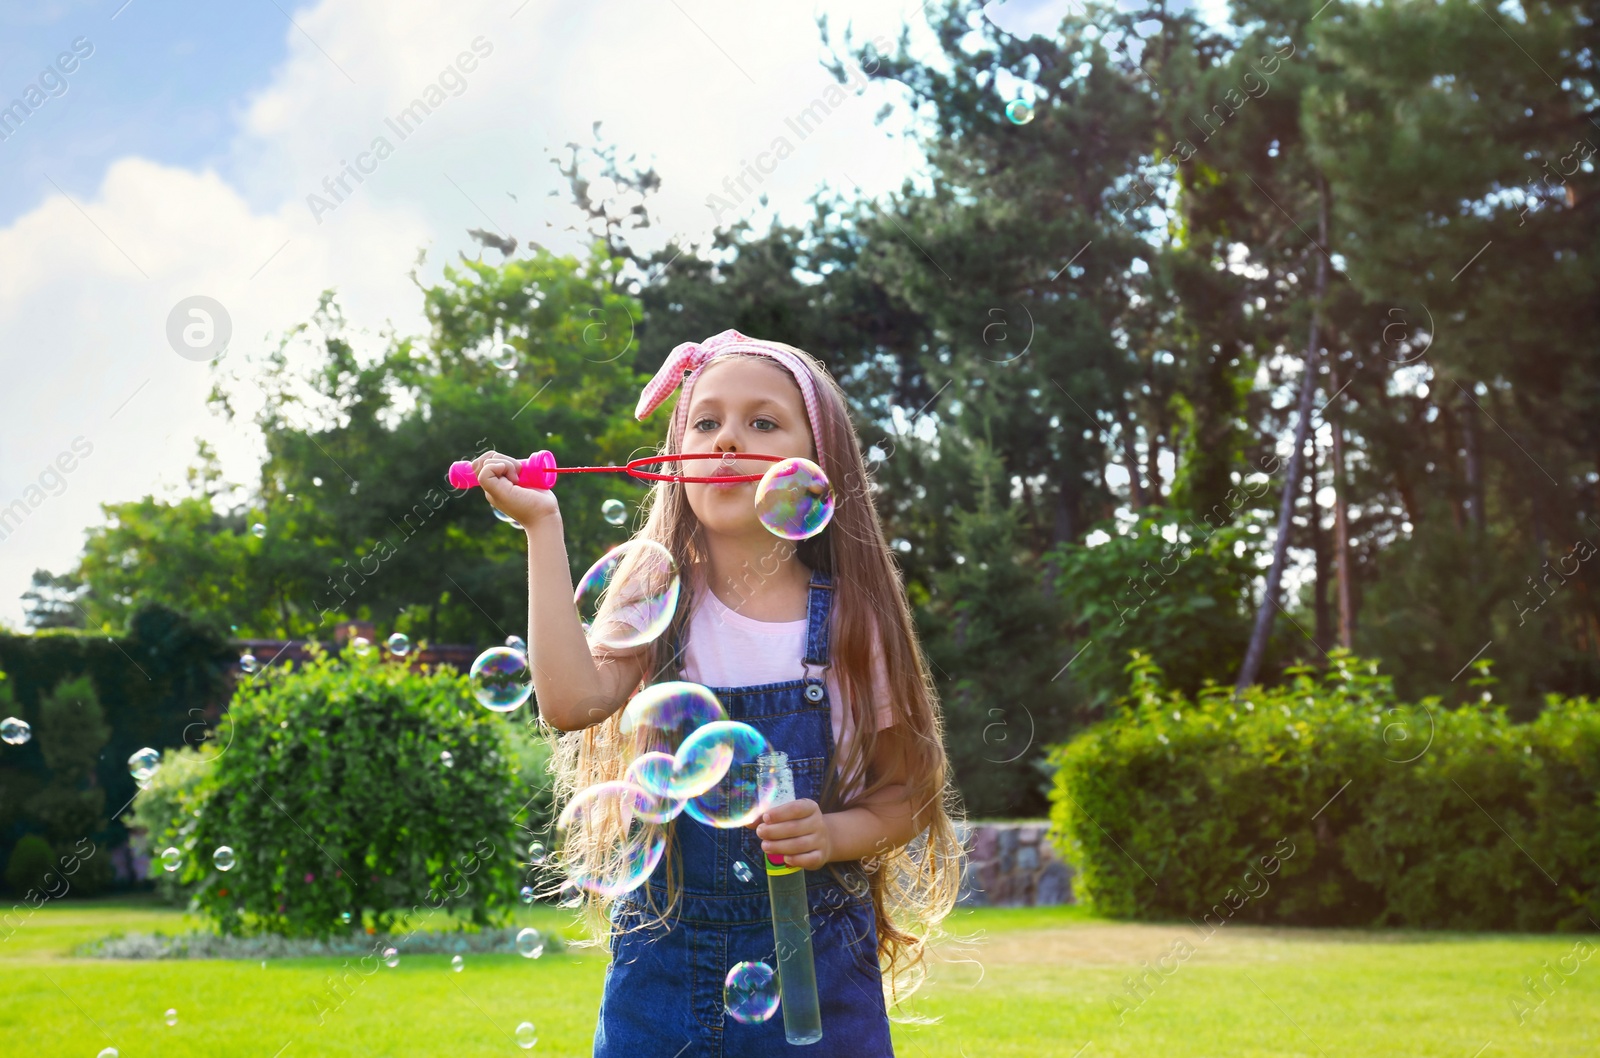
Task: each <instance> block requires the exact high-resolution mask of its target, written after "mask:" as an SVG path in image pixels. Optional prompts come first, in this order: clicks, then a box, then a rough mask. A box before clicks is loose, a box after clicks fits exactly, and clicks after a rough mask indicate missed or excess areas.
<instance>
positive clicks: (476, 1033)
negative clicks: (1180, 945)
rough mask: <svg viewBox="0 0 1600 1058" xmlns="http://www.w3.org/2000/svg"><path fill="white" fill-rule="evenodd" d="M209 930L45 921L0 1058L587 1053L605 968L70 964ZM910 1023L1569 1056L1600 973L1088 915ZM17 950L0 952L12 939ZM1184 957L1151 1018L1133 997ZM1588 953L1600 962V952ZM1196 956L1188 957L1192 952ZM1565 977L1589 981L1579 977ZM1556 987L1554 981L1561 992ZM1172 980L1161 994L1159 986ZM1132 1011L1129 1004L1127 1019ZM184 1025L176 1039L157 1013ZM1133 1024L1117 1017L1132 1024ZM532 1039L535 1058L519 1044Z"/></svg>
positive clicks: (21, 966)
mask: <svg viewBox="0 0 1600 1058" xmlns="http://www.w3.org/2000/svg"><path fill="white" fill-rule="evenodd" d="M523 918H524V919H525V920H526V921H527V923H528V924H531V925H536V926H538V927H540V928H542V929H547V930H552V931H557V932H563V933H566V934H568V935H576V934H574V933H573V932H572V931H571V929H570V928H563V927H564V923H566V922H567V921H568V920H569V919H570V913H567V912H555V911H551V910H544V909H529V910H527V911H526V912H524V914H523ZM191 925H193V923H192V922H189V921H187V920H186V919H185V916H183V915H182V914H180V913H178V912H175V911H172V910H170V909H166V908H163V907H161V906H159V905H157V904H155V903H152V902H150V901H143V900H114V901H112V900H104V901H91V902H72V903H66V904H61V905H50V906H46V907H45V908H43V909H42V910H40V911H37V912H35V913H34V914H33V916H32V917H31V918H30V919H29V920H28V921H27V922H25V923H24V924H23V925H22V926H21V928H20V929H18V930H17V932H16V933H15V934H14V935H13V936H12V937H11V938H10V939H9V940H8V941H5V942H4V943H3V944H0V1055H5V1056H8V1058H9V1056H13V1055H17V1056H26V1058H55V1056H57V1055H61V1056H71V1058H94V1056H95V1055H97V1054H99V1053H100V1051H101V1049H102V1048H104V1047H106V1046H108V1045H114V1046H115V1047H116V1048H117V1049H118V1051H119V1052H120V1054H121V1055H122V1058H143V1056H146V1055H164V1056H173V1058H187V1056H195V1058H201V1056H204V1058H226V1056H233V1055H248V1056H260V1058H276V1056H281V1058H313V1056H323V1055H330V1056H337V1055H372V1056H380V1055H449V1056H452V1058H459V1056H467V1055H490V1054H501V1055H508V1056H509V1055H512V1054H521V1053H533V1054H546V1055H587V1054H588V1053H589V1049H590V1040H591V1038H592V1036H593V1032H594V1017H595V1011H596V1009H597V1007H598V1005H599V1000H600V984H601V978H602V975H603V973H604V970H605V964H604V960H603V957H602V956H601V955H599V954H598V953H595V952H592V951H568V952H564V953H558V954H548V955H546V956H545V957H543V958H541V959H537V960H528V959H523V958H520V957H518V956H516V955H468V956H467V957H466V960H467V961H466V968H465V970H464V971H463V972H461V973H453V972H451V970H450V966H449V961H450V960H449V956H446V955H410V956H406V957H404V958H402V960H401V962H400V965H399V966H398V967H396V968H394V969H389V968H387V967H384V968H381V969H380V970H379V972H377V973H375V974H373V975H372V976H370V977H366V978H359V977H358V980H360V982H361V983H360V984H359V985H356V986H354V988H353V990H351V991H350V992H349V998H348V999H347V1000H346V1001H345V1002H344V1003H343V1004H342V1005H341V1006H339V1007H338V1008H337V1009H336V1010H334V1011H333V1012H332V1013H331V1014H329V1015H328V1016H327V1017H326V1018H325V1019H324V1023H319V1019H318V1017H317V1015H316V1014H315V1012H314V1005H313V1000H314V999H315V998H317V997H322V999H323V1002H324V1003H325V1005H331V1004H332V1003H336V1002H337V1000H329V999H328V998H327V997H328V992H327V979H328V977H329V975H330V974H332V973H333V972H334V971H335V970H336V969H339V968H340V967H341V963H342V960H336V959H293V960H283V961H275V962H269V963H267V965H266V967H265V968H263V967H262V965H261V964H260V963H259V962H223V961H200V960H195V961H181V962H175V961H166V962H109V961H104V960H91V959H74V958H72V957H71V956H70V954H69V953H70V951H71V949H72V947H73V945H75V944H77V943H78V942H80V941H85V940H92V939H95V938H98V937H102V936H105V935H106V934H108V933H110V932H112V931H113V930H118V929H120V930H123V931H125V932H135V931H139V932H150V931H154V930H162V931H164V932H167V933H169V934H170V933H173V932H178V931H182V930H184V929H187V928H189V927H190V926H191ZM949 926H950V928H951V930H952V932H953V933H954V934H957V935H960V936H963V937H965V938H967V942H966V943H963V944H958V943H954V942H947V943H945V944H944V945H943V946H942V947H941V949H940V951H939V953H938V955H937V956H936V957H935V958H934V959H933V960H932V969H931V976H930V979H929V982H928V984H927V985H926V986H925V987H924V989H923V991H922V992H921V993H920V994H919V996H918V997H917V999H916V1001H915V1002H914V1003H913V1004H912V1006H913V1011H912V1012H913V1013H915V1014H917V1015H921V1016H924V1017H932V1018H937V1019H938V1020H937V1022H936V1023H933V1024H922V1025H902V1026H899V1027H897V1028H896V1033H895V1035H896V1048H897V1051H898V1053H899V1054H901V1055H902V1056H906V1058H922V1056H928V1058H957V1056H963V1055H964V1056H966V1058H980V1056H988V1055H1029V1056H1032V1055H1064V1056H1067V1058H1073V1056H1077V1055H1082V1056H1083V1058H1099V1056H1104V1055H1118V1056H1128V1058H1134V1056H1137V1058H1167V1056H1171V1058H1199V1056H1202V1055H1207V1056H1209V1055H1215V1056H1219V1058H1220V1056H1224V1055H1226V1056H1229V1058H1252V1056H1265V1055H1273V1056H1278V1055H1304V1056H1308V1058H1316V1056H1326V1058H1335V1056H1339V1058H1367V1056H1371V1058H1378V1056H1384V1058H1388V1056H1406V1055H1416V1056H1423V1055H1427V1056H1446V1058H1476V1056H1479V1055H1481V1056H1482V1058H1506V1056H1515V1055H1525V1056H1529V1058H1532V1056H1538V1058H1559V1056H1564V1055H1572V1056H1578V1055H1584V1056H1589V1055H1595V1054H1600V958H1591V959H1590V960H1588V961H1587V962H1582V963H1580V964H1578V968H1577V969H1576V971H1575V972H1573V973H1572V974H1571V976H1569V977H1565V978H1562V980H1561V983H1560V984H1559V985H1555V986H1554V990H1553V992H1552V994H1551V995H1550V996H1549V998H1548V999H1547V1000H1546V1001H1545V1002H1544V1004H1543V1006H1542V1007H1540V1008H1539V1009H1537V1010H1536V1011H1535V1012H1533V1013H1532V1015H1531V1016H1530V1017H1528V1019H1527V1022H1526V1024H1519V1023H1518V1018H1517V1016H1516V1014H1515V1013H1514V1012H1513V1008H1512V1006H1511V1001H1512V1000H1513V999H1520V1000H1522V1001H1523V1002H1525V1003H1527V1004H1528V1005H1529V1006H1530V1007H1532V1006H1534V1005H1535V1003H1536V1002H1537V1001H1536V1000H1533V999H1531V998H1530V997H1529V996H1528V993H1527V990H1526V988H1525V986H1524V984H1523V982H1522V979H1523V978H1524V977H1526V976H1533V977H1536V978H1537V977H1539V976H1540V975H1542V974H1544V973H1545V971H1546V967H1545V965H1544V963H1546V962H1548V964H1549V967H1550V968H1551V969H1552V970H1557V968H1558V966H1559V963H1560V959H1561V957H1562V956H1563V955H1565V954H1567V953H1568V952H1569V951H1571V950H1572V946H1573V943H1574V940H1575V939H1576V938H1575V937H1573V936H1524V935H1510V934H1491V935H1481V934H1480V935H1472V934H1452V933H1409V932H1367V931H1355V930H1299V929H1293V930H1291V929H1270V928H1256V927H1246V926H1239V925H1230V926H1227V927H1226V928H1224V929H1223V930H1221V931H1219V932H1218V933H1217V934H1215V935H1214V936H1212V937H1211V938H1210V939H1208V940H1203V939H1202V938H1201V936H1200V935H1199V934H1197V933H1196V932H1195V930H1194V929H1193V928H1191V927H1190V926H1188V925H1187V924H1184V925H1174V926H1154V925H1129V924H1125V923H1115V922H1109V921H1106V920H1103V919H1097V918H1094V917H1093V916H1090V915H1088V914H1085V913H1084V912H1082V911H1080V910H1078V909H1075V908H1052V909H1031V908H1030V909H1015V910H987V911H964V912H960V913H958V914H957V915H956V916H954V917H953V919H952V920H951V922H950V923H949ZM0 935H3V934H0ZM1179 939H1183V940H1187V941H1188V943H1189V944H1190V945H1191V946H1192V948H1193V952H1192V954H1190V955H1189V956H1188V957H1187V958H1186V959H1184V960H1183V961H1181V962H1179V961H1177V960H1176V959H1170V958H1169V959H1168V961H1167V964H1166V965H1167V967H1168V969H1170V970H1171V971H1172V972H1171V974H1170V976H1167V977H1164V978H1159V980H1158V983H1155V984H1154V985H1153V986H1152V987H1151V988H1149V989H1147V994H1146V996H1145V998H1144V999H1143V1001H1142V1002H1141V1001H1140V1000H1139V998H1138V997H1137V996H1135V995H1133V994H1131V993H1129V992H1128V990H1127V987H1126V984H1125V980H1126V979H1127V978H1128V976H1129V975H1130V974H1134V973H1142V972H1143V969H1144V968H1143V967H1142V966H1141V965H1140V964H1141V962H1145V961H1147V962H1148V963H1149V964H1150V965H1151V966H1152V967H1155V966H1156V965H1157V964H1158V962H1159V960H1160V959H1161V958H1162V957H1163V956H1164V955H1167V954H1168V953H1169V952H1171V951H1172V950H1173V943H1174V941H1175V940H1179ZM1584 939H1586V940H1588V941H1589V942H1590V943H1592V944H1595V945H1596V951H1600V936H1597V935H1592V934H1591V935H1589V936H1587V937H1585V938H1584ZM1180 954H1181V949H1180ZM1568 965H1569V966H1571V965H1573V964H1572V962H1570V961H1569V963H1568ZM1558 977H1561V975H1560V973H1559V971H1558V970H1557V972H1555V973H1553V974H1552V980H1554V979H1555V978H1558ZM1152 980H1156V979H1154V978H1153V979H1152ZM1118 997H1120V1006H1119V1005H1118V1004H1117V1002H1116V1000H1117V999H1118ZM169 1007H170V1008H175V1009H176V1010H177V1012H178V1024H177V1026H176V1027H173V1028H168V1027H167V1025H166V1023H165V1021H164V1020H163V1013H164V1012H165V1011H166V1010H167V1009H168V1008H169ZM1119 1011H1120V1013H1119ZM522 1021H531V1022H533V1023H534V1024H535V1025H536V1026H537V1027H538V1034H539V1042H538V1045H537V1046H536V1047H534V1048H533V1050H532V1051H531V1052H523V1051H520V1050H519V1049H518V1048H517V1047H516V1045H515V1043H514V1042H513V1040H512V1038H511V1034H512V1033H513V1032H514V1030H515V1028H516V1026H517V1024H518V1023H519V1022H522Z"/></svg>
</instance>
